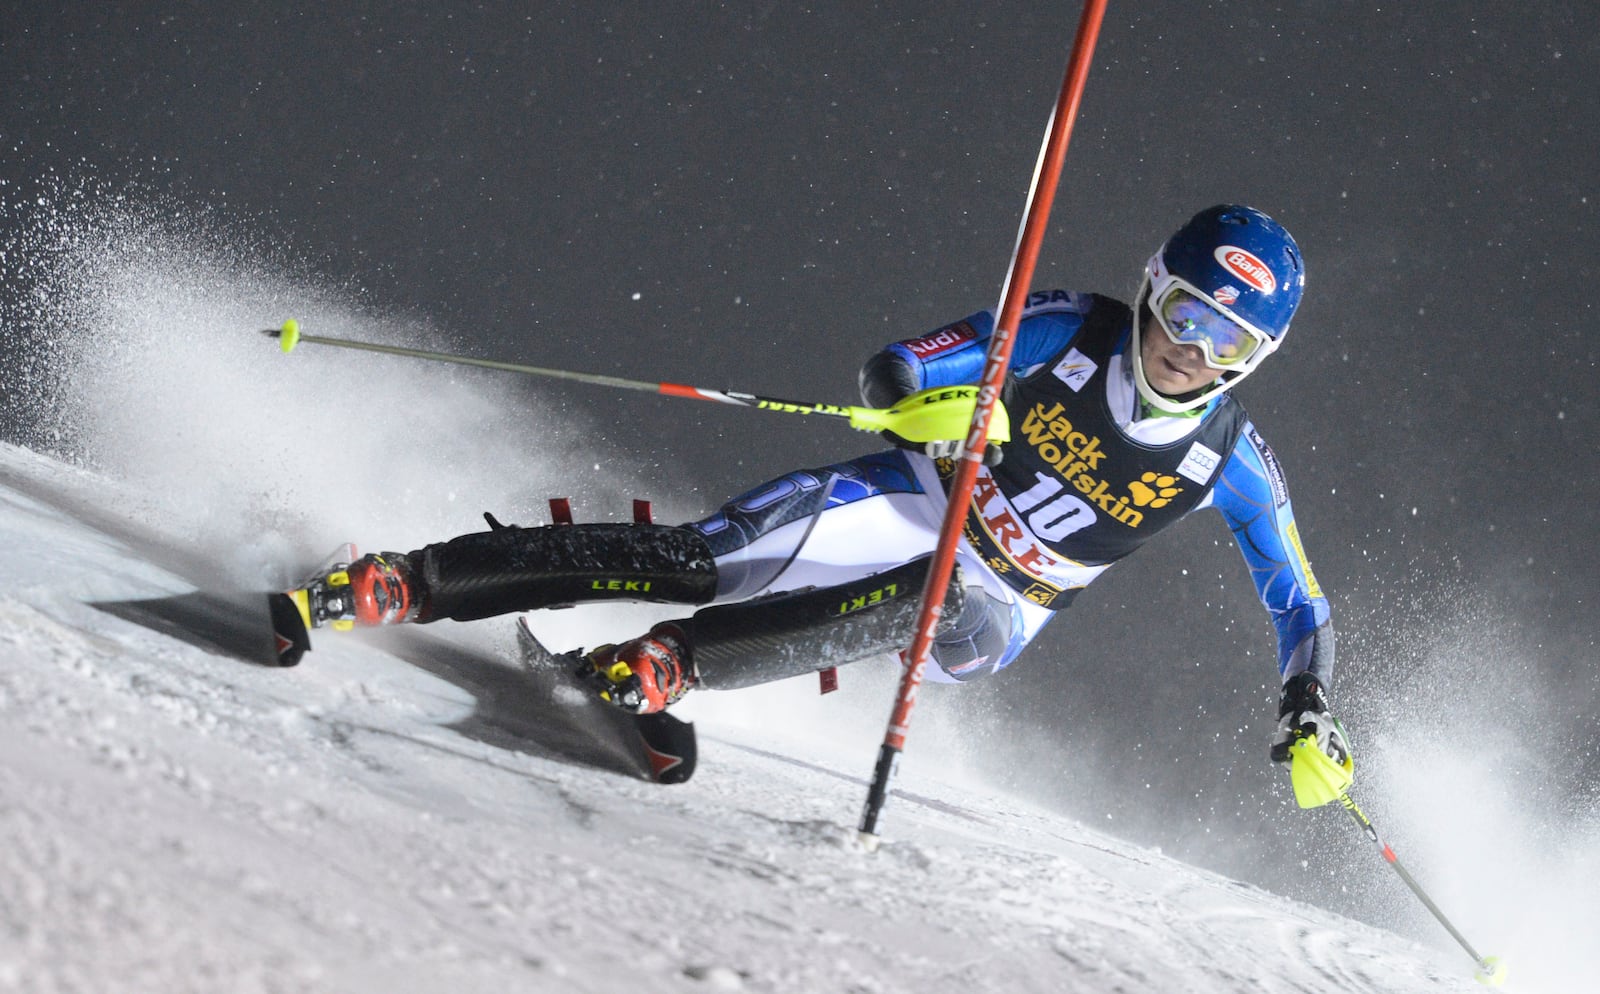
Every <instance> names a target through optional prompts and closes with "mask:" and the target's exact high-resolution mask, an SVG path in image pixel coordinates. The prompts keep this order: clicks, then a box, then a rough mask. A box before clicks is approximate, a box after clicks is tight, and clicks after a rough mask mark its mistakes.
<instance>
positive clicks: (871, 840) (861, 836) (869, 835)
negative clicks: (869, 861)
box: [856, 832, 883, 853]
mask: <svg viewBox="0 0 1600 994" xmlns="http://www.w3.org/2000/svg"><path fill="white" fill-rule="evenodd" d="M882 841H883V840H882V839H880V838H878V836H877V834H876V833H873V832H857V833H856V843H857V844H858V845H859V846H861V848H862V850H863V851H865V852H867V853H875V852H877V851H878V843H880V842H882Z"/></svg>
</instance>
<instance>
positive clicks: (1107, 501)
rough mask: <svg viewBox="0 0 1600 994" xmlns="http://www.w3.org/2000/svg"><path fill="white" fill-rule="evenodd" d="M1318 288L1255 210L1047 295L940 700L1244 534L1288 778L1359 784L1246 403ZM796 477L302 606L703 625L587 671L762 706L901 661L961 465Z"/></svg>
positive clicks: (933, 339) (654, 632) (871, 395)
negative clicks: (1147, 548)
mask: <svg viewBox="0 0 1600 994" xmlns="http://www.w3.org/2000/svg"><path fill="white" fill-rule="evenodd" d="M1304 284H1305V271H1304V267H1303V264H1302V261H1301V256H1300V251H1299V248H1298V246H1297V245H1296V244H1295V241H1294V239H1293V238H1292V237H1291V236H1290V235H1289V233H1288V232H1287V231H1286V230H1285V229H1284V228H1283V227H1282V226H1281V225H1279V224H1278V223H1277V222H1276V221H1274V220H1273V219H1272V218H1270V217H1268V216H1267V215H1265V214H1263V213H1261V212H1260V211H1257V210H1254V209H1252V208H1249V207H1244V206H1237V205H1222V206H1217V207H1212V208H1210V209H1208V210H1205V211H1202V212H1200V213H1199V214H1197V215H1195V216H1194V217H1193V218H1192V219H1191V220H1190V221H1189V222H1188V223H1187V224H1185V225H1184V226H1183V227H1182V228H1181V229H1179V230H1178V231H1177V233H1175V234H1174V235H1173V236H1172V237H1171V238H1170V239H1168V240H1167V242H1166V243H1165V244H1164V245H1163V246H1162V247H1161V248H1160V249H1159V250H1158V251H1157V252H1156V253H1155V254H1154V255H1153V256H1151V258H1150V261H1149V263H1148V264H1147V266H1146V269H1145V273H1144V278H1143V280H1142V282H1141V285H1140V288H1139V291H1138V294H1137V296H1136V298H1135V302H1134V304H1133V306H1132V307H1130V306H1128V305H1127V304H1124V303H1122V302H1120V301H1117V300H1114V299H1112V298H1110V297H1106V296H1101V295H1098V294H1085V293H1072V292H1066V291H1053V292H1037V293H1034V294H1032V295H1031V296H1030V298H1029V300H1028V302H1027V306H1026V308H1025V310H1024V312H1023V316H1022V320H1021V322H1020V326H1019V328H1018V331H1017V337H1016V342H1015V347H1014V352H1013V357H1012V360H1011V368H1010V370H1009V372H1008V375H1007V378H1006V382H1005V387H1004V390H1003V393H1002V405H1001V406H1002V407H1003V408H1004V411H1003V412H1002V411H1000V410H997V411H996V417H1007V418H1009V420H1010V427H1011V439H1010V441H1009V442H1006V443H1004V444H1002V445H999V446H995V445H991V446H990V449H989V451H988V452H987V453H986V454H985V459H984V463H985V465H984V466H983V467H982V468H981V469H980V472H979V474H978V480H977V484H976V487H975V489H974V491H973V495H972V499H971V503H970V506H969V507H968V509H967V520H966V526H965V531H966V539H967V541H966V542H965V543H964V544H963V546H962V547H961V548H960V550H959V551H958V553H957V569H956V571H955V574H954V576H953V579H952V581H951V584H950V587H949V589H948V591H947V596H946V600H945V609H944V614H943V619H942V621H941V628H940V631H939V633H938V636H937V638H936V640H935V645H934V648H933V651H932V658H931V663H932V665H930V667H929V669H928V678H929V679H932V680H939V681H953V682H961V681H967V680H972V679H976V678H978V677H980V676H982V675H984V674H987V673H992V672H995V671H997V670H1000V669H1003V668H1004V667H1006V666H1008V665H1009V664H1010V663H1011V662H1013V661H1014V660H1015V659H1016V658H1017V657H1018V655H1019V654H1020V653H1021V652H1022V649H1023V647H1024V646H1026V645H1027V644H1028V642H1029V641H1030V640H1031V639H1033V638H1034V636H1036V635H1037V634H1038V633H1039V631H1040V630H1041V629H1042V628H1043V627H1044V626H1045V624H1046V623H1047V622H1048V621H1049V620H1050V619H1051V618H1053V617H1055V615H1056V613H1057V612H1059V611H1061V610H1062V609H1064V608H1066V607H1067V606H1068V605H1069V604H1070V603H1071V602H1072V599H1073V598H1074V596H1076V594H1077V592H1078V591H1079V590H1082V589H1083V588H1084V587H1085V586H1087V585H1088V584H1089V583H1090V582H1091V581H1092V580H1094V579H1095V578H1096V577H1097V576H1099V575H1100V574H1101V573H1102V572H1104V571H1105V570H1106V569H1107V568H1108V567H1109V566H1111V565H1112V564H1113V563H1115V562H1117V561H1118V560H1120V559H1122V558H1123V557H1125V556H1127V555H1128V554H1129V553H1131V552H1133V551H1134V549H1136V548H1138V547H1139V546H1140V545H1142V544H1144V542H1145V541H1146V540H1148V539H1150V538H1151V537H1152V536H1154V535H1155V534H1156V533H1157V532H1159V531H1161V530H1162V529H1164V528H1166V527H1168V526H1169V525H1171V524H1173V523H1174V522H1176V521H1177V520H1178V519H1179V518H1181V517H1183V516H1184V515H1186V514H1188V513H1190V512H1191V511H1194V510H1197V509H1200V508H1204V507H1214V508H1216V509H1217V510H1218V511H1220V512H1221V514H1222V517H1223V520H1224V521H1226V523H1227V525H1228V527H1229V528H1230V529H1231V530H1232V532H1233V534H1234V537H1235V539H1236V540H1237V544H1238V546H1239V548H1240V550H1241V552H1242V553H1243V555H1244V557H1245V560H1246V562H1247V563H1248V565H1249V567H1250V573H1251V576H1252V577H1253V578H1254V580H1255V584H1256V588H1257V592H1258V594H1259V595H1260V598H1261V601H1262V603H1263V604H1264V605H1265V606H1266V608H1267V610H1268V612H1269V613H1270V614H1271V616H1272V621H1273V625H1274V626H1275V627H1276V629H1277V641H1278V653H1277V659H1278V668H1279V673H1280V676H1281V678H1282V687H1283V689H1282V694H1281V697H1280V701H1279V707H1278V719H1279V721H1278V725H1277V728H1276V731H1275V732H1274V735H1273V738H1272V744H1271V755H1272V758H1273V759H1274V760H1276V761H1278V762H1287V761H1288V760H1289V759H1290V755H1291V753H1290V746H1291V745H1292V744H1293V743H1294V741H1295V740H1296V739H1297V738H1299V737H1301V736H1309V737H1312V738H1314V740H1315V742H1316V744H1317V745H1318V746H1319V747H1320V748H1321V749H1322V750H1323V751H1324V752H1325V753H1327V754H1328V756H1329V757H1330V758H1332V759H1333V760H1334V761H1335V762H1338V763H1340V764H1341V765H1347V763H1346V761H1347V760H1348V758H1349V745H1348V743H1347V741H1346V739H1345V736H1344V734H1343V730H1342V728H1341V727H1340V725H1339V723H1338V722H1337V721H1336V720H1334V718H1333V716H1332V714H1331V713H1330V711H1329V706H1328V700H1327V696H1326V689H1325V688H1326V687H1327V685H1328V680H1329V677H1330V676H1331V674H1332V670H1333V662H1334V636H1333V628H1332V624H1331V621H1330V616H1329V608H1328V602H1327V600H1326V599H1325V598H1324V596H1323V594H1322V591H1321V590H1320V589H1319V588H1318V585H1317V582H1316V579H1315V578H1314V577H1313V575H1312V572H1311V567H1310V565H1309V563H1308V562H1307V561H1306V557H1305V553H1304V550H1303V548H1302V546H1301V542H1300V538H1299V534H1298V532H1297V530H1296V527H1295V521H1294V516H1293V512H1292V510H1291V508H1290V503H1289V493H1288V489H1287V487H1286V485H1285V483H1284V477H1283V473H1282V470H1281V468H1280V466H1279V464H1278V461H1277V459H1276V457H1275V456H1274V455H1273V453H1272V450H1271V449H1270V448H1268V447H1267V443H1266V442H1265V441H1264V440H1263V439H1262V437H1261V435H1260V434H1259V433H1258V432H1257V431H1256V428H1255V426H1254V424H1253V423H1252V422H1251V421H1250V418H1249V417H1248V415H1247V414H1246V413H1245V410H1244V407H1243V406H1242V405H1241V404H1240V403H1239V401H1238V400H1237V399H1236V398H1235V397H1234V396H1233V395H1232V393H1231V392H1230V391H1231V390H1232V389H1233V387H1234V386H1236V385H1237V384H1238V383H1239V382H1240V381H1242V380H1243V379H1244V378H1245V377H1247V376H1249V375H1250V374H1251V373H1253V372H1254V371H1255V370H1256V369H1258V368H1259V367H1260V365H1261V363H1262V362H1263V361H1265V359H1266V358H1267V357H1268V356H1269V355H1271V354H1272V353H1273V352H1274V351H1276V350H1277V348H1278V347H1279V346H1280V345H1282V344H1283V340H1284V336H1285V334H1286V333H1287V331H1288V329H1289V322H1290V319H1291V318H1292V317H1293V315H1294V312H1295V309H1296V307H1297V306H1298V305H1299V302H1300V297H1301V293H1302V290H1303V288H1304ZM994 321H995V316H994V313H993V312H991V311H983V312H980V313H977V314H973V315H971V316H970V317H967V318H965V319H963V320H961V321H957V322H955V323H954V324H950V325H947V326H945V327H943V328H940V329H938V330H936V331H934V332H933V333H932V334H929V335H925V336H923V337H921V338H914V339H911V340H908V341H902V342H897V343H895V344H892V345H889V346H888V347H886V348H885V349H884V350H882V351H881V352H879V353H878V354H877V355H875V356H873V357H872V358H871V359H870V360H869V361H868V362H867V364H866V365H865V367H864V368H863V369H862V371H861V377H860V386H861V392H862V395H863V397H864V398H865V400H866V402H867V403H868V404H870V405H872V406H875V407H887V406H890V405H892V404H894V403H895V402H897V401H900V400H902V399H903V398H905V397H908V396H910V395H912V394H914V393H916V392H918V391H924V390H932V391H935V393H934V394H933V396H937V393H936V391H937V388H940V387H949V386H953V385H957V384H969V383H974V382H976V381H977V380H978V379H979V377H980V375H981V372H982V368H983V365H984V360H985V355H986V352H987V348H988V341H989V337H990V335H991V333H992V332H993V330H994ZM885 434H886V435H888V436H889V438H888V440H889V441H890V442H892V443H894V445H895V446H896V447H895V448H893V449H890V450H888V451H883V452H876V453H873V454H870V455H865V456H861V457H859V458H856V459H851V460H848V461H845V462H841V463H838V464H835V465H832V466H826V467H823V468H820V469H811V470H798V471H795V472H792V473H789V474H787V475H784V476H781V477H779V478H777V479H775V480H772V481H771V482H768V483H766V484H763V485H761V486H759V487H757V488H755V489H754V490H751V491H749V492H748V493H745V494H743V495H741V496H739V497H735V498H734V499H732V500H731V501H729V502H728V503H727V504H725V505H724V506H723V507H722V508H721V509H720V510H718V511H717V512H716V513H715V514H712V515H711V516H710V517H707V518H705V519H703V520H700V521H696V522H692V523H689V524H685V525H682V526H677V527H667V526H660V525H649V524H633V525H624V524H591V525H553V526H547V527H536V528H519V527H507V526H503V525H501V524H500V523H499V522H497V521H495V520H494V518H493V517H492V516H490V515H485V517H486V518H487V519H488V521H489V524H490V526H491V527H490V530H489V531H487V532H478V533H473V534H469V535H463V536H460V537H457V538H454V539H451V540H450V541H447V542H442V543H437V544H433V545H429V546H427V547H425V548H423V549H419V550H416V551H414V552H410V553H403V554H402V553H393V552H384V553H380V554H377V555H369V556H366V557H365V558H363V559H361V560H359V561H357V562H355V563H353V564H351V565H350V566H348V567H347V568H342V569H336V570H333V571H330V573H329V574H328V575H327V576H325V577H323V578H322V579H321V580H320V581H318V582H314V583H312V584H311V585H310V586H309V587H308V594H309V600H308V603H309V605H310V608H309V612H308V613H309V619H308V620H309V622H310V623H311V624H312V625H313V626H316V627H320V626H322V625H325V624H329V623H336V624H337V625H338V626H339V627H348V626H350V625H351V624H357V625H384V624H396V623H402V622H432V621H438V620H440V619H443V618H451V619H454V620H457V621H467V620H473V619H478V618H486V617H491V616H494V615H499V614H505V613H510V612H516V611H525V610H532V609H537V608H546V607H554V606H560V605H565V604H571V603H575V602H578V601H589V600H606V599H631V600H645V601H657V602H669V603H683V604H689V605H706V606H703V607H701V608H700V609H699V610H696V611H694V612H692V613H690V614H689V615H688V616H686V617H684V618H681V619H678V620H675V621H670V622H663V623H661V624H657V625H655V626H654V627H653V628H651V629H650V631H649V632H647V633H645V634H644V635H641V636H640V637H638V638H635V639H632V640H630V641H627V642H624V643H622V644H621V645H608V646H602V647H601V648H598V649H595V650H593V651H592V652H590V653H589V654H588V655H587V657H585V659H586V663H587V664H588V665H589V666H592V673H589V674H588V675H589V676H591V677H592V678H593V679H594V680H595V681H596V683H597V684H598V687H599V689H600V691H601V693H602V696H604V697H606V698H607V699H608V700H610V701H612V702H613V703H616V704H618V705H620V706H622V707H624V708H627V709H629V710H632V711H635V712H637V713H641V714H642V713H652V712H656V711H660V710H662V709H664V708H666V707H667V706H668V705H670V704H672V703H673V702H675V701H677V700H678V699H679V698H680V697H682V695H683V694H685V693H686V692H687V691H689V690H690V689H691V688H695V687H705V688H713V689H720V688H731V687H740V686H748V685H752V684H756V683H763V682H767V681H770V680H776V679H781V678H784V677H788V676H793V675H796V674H799V673H803V672H808V671H812V670H819V669H824V668H827V667H830V666H834V665H837V664H842V663H848V662H852V661H856V660H859V659H865V658H868V657H872V656H877V655H882V654H885V653H889V652H893V651H895V650H897V649H901V648H903V647H904V646H905V645H906V644H907V643H908V642H909V641H910V636H911V632H912V628H913V626H914V623H915V612H916V607H917V601H918V598H919V595H920V592H921V589H922V586H923V580H924V579H925V577H926V575H927V568H928V559H929V556H930V554H931V552H932V550H933V549H934V546H935V545H936V544H937V537H938V532H939V526H940V522H941V520H942V517H943V514H944V510H945V505H946V496H945V489H944V483H945V481H947V480H948V479H949V478H950V476H951V475H953V471H954V463H953V461H952V459H951V457H952V456H953V455H955V450H956V448H957V447H958V444H959V443H956V442H934V443H926V444H918V443H913V442H908V441H906V440H905V439H902V438H900V437H898V436H894V435H893V434H892V433H885Z"/></svg>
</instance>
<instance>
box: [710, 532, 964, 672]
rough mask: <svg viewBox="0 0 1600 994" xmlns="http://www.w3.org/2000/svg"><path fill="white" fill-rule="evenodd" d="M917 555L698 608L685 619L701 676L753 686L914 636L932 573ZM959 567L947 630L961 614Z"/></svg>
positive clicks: (948, 601)
mask: <svg viewBox="0 0 1600 994" xmlns="http://www.w3.org/2000/svg"><path fill="white" fill-rule="evenodd" d="M928 563H929V559H928V558H926V557H925V558H922V559H917V560H914V561H912V562H909V563H906V564H905V565H904V566H898V567H896V568H894V569H891V570H886V571H884V572H882V573H878V574H876V575H874V576H869V577H867V578H866V579H863V580H856V581H853V582H851V583H847V584H843V585H841V586H837V587H812V588H808V589H805V590H799V591H793V592H790V593H783V594H773V595H771V596H768V597H760V598H756V599H754V600H749V601H741V602H740V603H737V604H727V605H720V606H718V607H709V608H706V609H704V610H702V611H697V612H696V613H695V615H694V617H693V618H691V619H687V620H686V621H681V622H679V624H680V625H683V626H684V628H685V629H686V631H687V633H688V636H689V644H690V646H691V647H692V648H691V657H692V658H693V660H694V669H695V678H696V682H697V683H698V684H699V685H700V686H703V687H708V688H711V689H713V690H728V689H733V688H737V687H750V686H754V685H755V684H758V683H768V682H771V681H773V680H782V679H784V678H785V677H791V676H798V675H800V674H802V673H811V672H814V671H816V670H823V669H827V668H828V667H830V666H841V665H844V664H846V663H853V662H857V661H860V660H863V659H867V658H870V657H872V656H878V655H884V654H886V653H892V652H895V651H897V650H900V649H904V648H906V647H907V646H909V645H910V644H911V637H912V635H913V634H914V633H915V631H916V626H917V608H918V606H919V604H920V602H921V594H922V587H923V584H924V583H925V582H926V581H927V578H928ZM961 595H962V587H961V579H960V571H959V570H957V571H956V572H955V574H953V575H952V577H951V582H950V588H949V590H948V592H947V593H946V595H945V605H944V612H943V615H942V617H941V624H940V627H941V630H942V629H943V628H944V627H946V626H947V625H948V624H949V623H952V622H953V621H954V620H955V619H956V618H957V617H958V616H959V615H960V614H961V600H960V598H961Z"/></svg>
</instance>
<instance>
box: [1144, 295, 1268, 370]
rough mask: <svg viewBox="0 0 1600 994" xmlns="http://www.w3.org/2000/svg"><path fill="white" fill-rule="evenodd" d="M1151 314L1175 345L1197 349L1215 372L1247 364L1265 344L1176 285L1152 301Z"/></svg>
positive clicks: (1256, 333)
mask: <svg viewBox="0 0 1600 994" xmlns="http://www.w3.org/2000/svg"><path fill="white" fill-rule="evenodd" d="M1150 312H1151V313H1152V314H1154V315H1155V318H1156V323H1157V324H1159V325H1161V330H1162V331H1164V332H1166V333H1167V337H1168V338H1170V339H1172V342H1173V344H1174V345H1198V346H1199V347H1200V351H1201V352H1203V353H1205V357H1206V363H1207V364H1208V365H1211V366H1215V367H1216V368H1218V369H1231V368H1232V367H1234V366H1237V365H1239V364H1240V363H1242V362H1245V361H1247V360H1248V359H1249V358H1250V357H1251V356H1253V355H1255V353H1256V350H1257V349H1259V348H1260V347H1261V346H1262V345H1263V344H1265V343H1266V340H1267V336H1266V335H1264V334H1262V333H1261V332H1259V331H1257V330H1256V329H1254V328H1251V327H1250V326H1249V325H1246V324H1242V323H1240V322H1239V320H1238V319H1236V318H1233V317H1230V316H1229V315H1227V314H1225V313H1223V312H1222V311H1220V310H1218V309H1217V308H1216V306H1215V305H1213V304H1212V303H1211V302H1209V301H1207V300H1205V299H1203V298H1201V297H1198V296H1196V295H1195V294H1194V293H1193V292H1191V291H1189V290H1187V289H1185V288H1184V287H1183V286H1181V285H1179V284H1178V283H1176V282H1174V283H1173V284H1172V285H1170V286H1168V287H1167V289H1166V291H1165V292H1163V293H1162V294H1161V296H1159V297H1158V298H1156V299H1155V300H1153V301H1151V303H1150Z"/></svg>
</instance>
